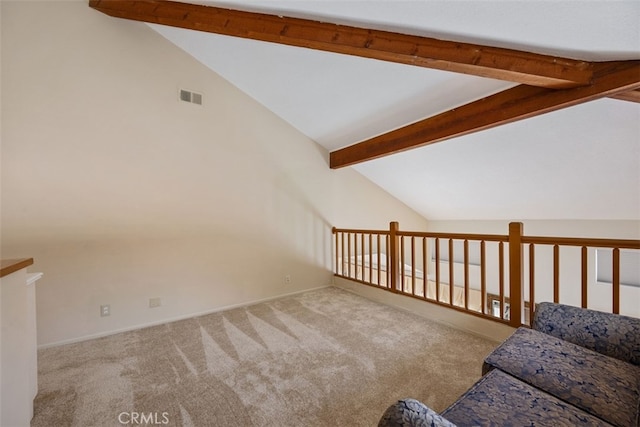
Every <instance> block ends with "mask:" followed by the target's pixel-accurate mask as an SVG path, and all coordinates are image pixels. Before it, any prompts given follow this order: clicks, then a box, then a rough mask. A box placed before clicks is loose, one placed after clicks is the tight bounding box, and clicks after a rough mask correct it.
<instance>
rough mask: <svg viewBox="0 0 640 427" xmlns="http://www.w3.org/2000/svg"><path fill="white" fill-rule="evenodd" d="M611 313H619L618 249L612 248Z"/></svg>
mask: <svg viewBox="0 0 640 427" xmlns="http://www.w3.org/2000/svg"><path fill="white" fill-rule="evenodd" d="M612 279H613V280H612V281H611V282H612V285H613V313H614V314H620V249H618V248H614V249H613V273H612Z"/></svg>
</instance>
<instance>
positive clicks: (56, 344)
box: [38, 285, 331, 350]
mask: <svg viewBox="0 0 640 427" xmlns="http://www.w3.org/2000/svg"><path fill="white" fill-rule="evenodd" d="M330 286H331V285H324V286H318V287H316V288H309V289H304V290H301V291H295V292H290V293H287V294H281V295H278V296H275V297H268V298H262V299H257V300H252V301H247V302H243V303H239V304H231V305H225V306H222V307H217V308H214V309H211V310H205V311H201V312H198V313H191V314H185V315H183V316H177V317H172V318H170V319H164V320H158V321H155V322H149V323H143V324H140V325H136V326H131V327H127V328H121V329H116V330H114V331H107V332H100V333H97V334H91V335H85V336H82V337H79V338H71V339H68V340H62V341H56V342H52V343H48V344H42V345H39V346H38V350H44V349H46V348H51V347H59V346H61V345H66V344H74V343H78V342H82V341H88V340H92V339H96V338H103V337H108V336H109V335H115V334H119V333H122V332H130V331H136V330H138V329H144V328H148V327H151V326H158V325H164V324H165V323H171V322H177V321H179V320H185V319H191V318H193V317H199V316H205V315H207V314H212V313H218V312H220V311H225V310H232V309H234V308H240V307H248V306H250V305H255V304H260V303H263V302H268V301H273V300H276V299H279V298H285V297H289V296H293V295H298V294H303V293H305V292H311V291H317V290H318V289H324V288H328V287H330Z"/></svg>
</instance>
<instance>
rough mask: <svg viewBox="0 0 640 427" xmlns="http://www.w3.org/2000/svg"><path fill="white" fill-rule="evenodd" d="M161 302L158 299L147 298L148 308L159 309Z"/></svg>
mask: <svg viewBox="0 0 640 427" xmlns="http://www.w3.org/2000/svg"><path fill="white" fill-rule="evenodd" d="M161 305H162V300H161V299H160V298H149V308H155V307H160V306H161Z"/></svg>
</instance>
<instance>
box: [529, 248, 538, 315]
mask: <svg viewBox="0 0 640 427" xmlns="http://www.w3.org/2000/svg"><path fill="white" fill-rule="evenodd" d="M535 251H536V250H535V246H534V244H533V243H531V244H529V325H531V324H533V315H534V313H535V310H536V298H535V295H536V294H535V292H536V252H535Z"/></svg>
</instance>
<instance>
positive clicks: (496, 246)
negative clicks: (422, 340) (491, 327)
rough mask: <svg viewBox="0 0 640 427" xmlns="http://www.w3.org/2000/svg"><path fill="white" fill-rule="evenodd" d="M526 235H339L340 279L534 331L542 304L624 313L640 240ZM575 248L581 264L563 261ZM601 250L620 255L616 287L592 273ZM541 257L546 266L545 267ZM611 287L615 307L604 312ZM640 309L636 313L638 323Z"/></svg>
mask: <svg viewBox="0 0 640 427" xmlns="http://www.w3.org/2000/svg"><path fill="white" fill-rule="evenodd" d="M523 231H524V230H523V225H522V223H517V222H515V223H511V224H509V233H508V234H505V235H493V234H462V233H434V232H415V231H401V230H400V229H399V225H398V223H397V222H392V223H391V224H390V226H389V230H357V229H340V228H334V229H333V234H334V244H335V246H334V255H335V266H334V273H335V275H336V276H338V277H343V278H347V279H350V280H354V281H357V282H360V283H363V284H366V285H370V286H375V287H379V288H383V289H386V290H388V291H390V292H393V293H399V294H403V295H407V296H410V297H413V298H418V299H422V300H425V301H429V302H432V303H435V304H439V305H443V306H446V307H449V308H451V309H454V310H458V311H462V312H465V313H469V314H472V315H475V316H479V317H483V318H487V319H491V320H494V321H497V322H501V323H505V324H509V325H511V326H514V327H517V326H520V325H521V324H529V323H530V319H531V318H532V316H533V311H534V310H535V303H536V302H541V301H554V302H562V303H567V304H570V305H579V306H582V307H589V308H596V309H600V310H604V311H611V312H613V313H619V312H620V299H621V281H620V250H631V251H637V252H636V253H637V254H640V240H623V239H592V238H563V237H534V236H525V235H524V232H523ZM545 248H551V252H552V253H551V254H550V255H549V256H546V254H544V253H542V254H539V253H540V252H544V251H545ZM572 248H573V249H575V250H578V251H579V254H580V255H579V257H578V258H579V262H576V256H575V254H573V253H569V252H567V253H566V254H565V256H564V257H563V258H561V256H560V254H561V250H562V251H570V250H572ZM596 249H599V250H601V249H608V250H610V251H611V252H612V261H611V267H610V268H611V270H610V271H611V277H612V280H611V283H604V284H603V283H599V282H598V280H597V277H596V275H595V272H594V269H593V268H590V266H594V265H595V262H594V259H595V256H596V255H595V250H596ZM639 256H640V255H639ZM541 257H542V260H543V261H544V262H538V261H539V260H540V259H541ZM549 257H550V260H549V259H548V258H549ZM562 261H564V262H562ZM576 264H577V265H576ZM575 269H577V270H578V272H577V274H574V272H573V270H575ZM547 270H550V271H547ZM561 271H562V272H564V273H565V274H564V276H561ZM547 273H548V274H547ZM548 275H551V276H552V277H550V278H548V277H547V276H548ZM565 276H566V277H565ZM540 277H542V278H541V279H540ZM567 277H568V278H567ZM571 277H579V283H578V284H577V285H576V284H575V283H571V282H575V280H573V279H571ZM561 282H567V283H565V284H564V285H563V286H561ZM547 283H549V284H550V285H549V286H546V284H547ZM596 286H600V288H597V289H596V288H595V287H596ZM603 286H604V288H603ZM607 286H611V291H610V292H609V293H610V301H611V303H610V305H609V307H603V306H602V304H603V301H604V300H606V299H607V297H603V296H602V294H603V289H605V288H607ZM549 288H550V289H549ZM561 290H562V293H563V297H562V298H561ZM604 292H606V290H605V291H604ZM590 293H591V294H594V295H596V297H595V298H593V299H594V301H595V302H597V303H598V304H599V305H598V304H596V307H593V304H591V305H590V300H589V295H590ZM629 293H630V294H632V295H631V298H632V299H633V298H637V301H639V302H640V286H637V287H634V286H630V287H629ZM576 295H578V297H576ZM639 307H640V306H639ZM638 310H639V313H628V314H630V315H635V316H638V315H640V308H639V309H638ZM624 314H627V313H624Z"/></svg>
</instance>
